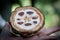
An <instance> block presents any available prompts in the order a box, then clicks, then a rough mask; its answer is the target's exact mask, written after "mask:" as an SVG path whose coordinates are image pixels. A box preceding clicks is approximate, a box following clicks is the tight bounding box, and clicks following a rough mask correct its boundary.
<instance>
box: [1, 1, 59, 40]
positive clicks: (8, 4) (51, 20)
mask: <svg viewBox="0 0 60 40" xmlns="http://www.w3.org/2000/svg"><path fill="white" fill-rule="evenodd" d="M23 6H33V7H36V8H38V9H39V10H40V11H41V13H43V15H44V17H45V25H44V27H45V28H50V27H55V26H58V27H60V0H0V32H1V30H2V29H3V27H4V25H5V23H6V22H9V19H10V15H11V12H12V11H14V9H15V8H16V7H23ZM56 35H57V37H58V40H59V38H60V32H56Z"/></svg>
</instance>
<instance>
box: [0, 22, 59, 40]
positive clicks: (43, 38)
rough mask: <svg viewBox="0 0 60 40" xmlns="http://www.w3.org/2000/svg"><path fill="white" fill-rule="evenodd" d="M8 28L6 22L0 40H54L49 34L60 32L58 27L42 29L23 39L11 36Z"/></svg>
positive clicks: (53, 36) (54, 37) (8, 25)
mask: <svg viewBox="0 0 60 40" xmlns="http://www.w3.org/2000/svg"><path fill="white" fill-rule="evenodd" d="M9 28H10V24H9V22H7V23H6V24H5V26H4V28H3V29H2V31H1V34H0V40H56V36H55V35H51V34H52V33H54V32H57V31H60V28H59V27H53V28H49V29H45V28H44V27H43V28H42V29H41V30H40V31H39V32H38V33H37V34H36V35H34V36H32V37H28V38H23V37H21V36H19V37H16V36H15V35H12V34H11V33H10V31H9ZM50 35H51V36H50Z"/></svg>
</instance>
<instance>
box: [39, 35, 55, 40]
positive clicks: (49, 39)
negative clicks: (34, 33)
mask: <svg viewBox="0 0 60 40" xmlns="http://www.w3.org/2000/svg"><path fill="white" fill-rule="evenodd" d="M39 40H56V37H55V36H42V37H40V38H39Z"/></svg>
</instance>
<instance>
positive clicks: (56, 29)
mask: <svg viewBox="0 0 60 40" xmlns="http://www.w3.org/2000/svg"><path fill="white" fill-rule="evenodd" d="M57 31H60V28H59V27H52V28H49V29H45V28H43V29H42V30H41V32H40V35H41V36H42V35H50V34H52V33H54V32H57Z"/></svg>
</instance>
